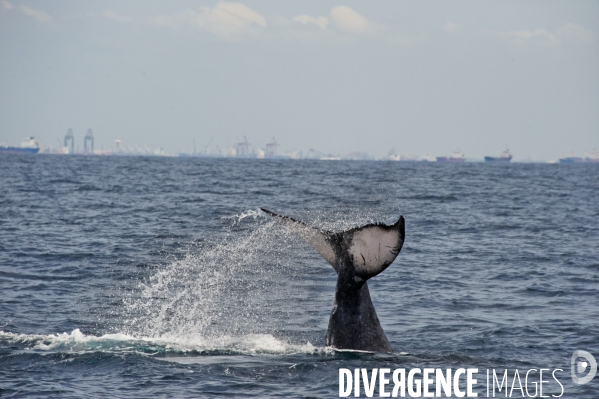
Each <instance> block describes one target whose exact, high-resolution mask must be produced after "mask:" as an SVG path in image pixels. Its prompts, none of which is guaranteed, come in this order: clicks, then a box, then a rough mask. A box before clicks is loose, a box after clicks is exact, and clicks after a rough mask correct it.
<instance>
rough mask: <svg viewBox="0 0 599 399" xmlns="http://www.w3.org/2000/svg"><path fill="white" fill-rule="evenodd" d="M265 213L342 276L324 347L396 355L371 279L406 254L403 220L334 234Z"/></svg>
mask: <svg viewBox="0 0 599 399" xmlns="http://www.w3.org/2000/svg"><path fill="white" fill-rule="evenodd" d="M260 209H261V210H262V211H264V212H265V213H267V214H269V215H271V216H273V217H275V218H277V219H278V220H279V221H281V222H282V223H284V224H285V225H287V226H289V227H291V228H292V229H294V230H295V231H296V232H298V233H299V234H300V235H301V236H302V237H303V238H304V239H306V241H308V243H310V244H311V245H312V246H313V247H314V248H315V249H316V250H317V251H318V252H319V253H320V254H321V255H322V256H323V257H324V258H325V259H326V260H327V261H328V262H329V263H330V264H331V265H332V266H333V268H334V269H335V271H336V272H337V284H336V287H335V301H334V303H333V309H332V311H331V316H330V319H329V327H328V329H327V334H326V337H325V345H326V346H329V347H332V348H335V349H340V350H360V351H368V352H393V348H392V347H391V344H390V343H389V340H388V339H387V336H386V335H385V332H384V331H383V328H382V327H381V323H380V322H379V318H378V316H377V314H376V311H375V309H374V306H373V304H372V300H371V299H370V292H369V290H368V284H367V280H368V279H369V278H371V277H374V276H376V275H377V274H379V273H381V272H382V271H383V270H385V269H386V268H387V267H388V266H389V265H390V264H391V263H392V262H393V261H394V260H395V257H396V256H397V255H398V254H399V252H400V251H401V248H402V246H403V242H404V239H405V219H404V217H403V216H400V218H399V220H398V221H397V222H396V223H394V224H393V225H385V224H369V225H366V226H362V227H356V228H353V229H349V230H346V231H343V232H339V233H334V232H329V231H322V230H319V229H315V228H313V227H310V226H308V225H306V224H304V223H302V222H300V221H298V220H295V219H293V218H290V217H288V216H281V215H278V214H276V213H274V212H271V211H269V210H266V209H264V208H260Z"/></svg>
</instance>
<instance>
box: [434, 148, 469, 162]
mask: <svg viewBox="0 0 599 399" xmlns="http://www.w3.org/2000/svg"><path fill="white" fill-rule="evenodd" d="M465 160H466V157H465V156H464V153H463V152H462V151H460V150H457V151H454V152H453V154H452V155H451V156H450V157H437V162H464V161H465Z"/></svg>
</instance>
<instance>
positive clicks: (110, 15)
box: [102, 10, 133, 23]
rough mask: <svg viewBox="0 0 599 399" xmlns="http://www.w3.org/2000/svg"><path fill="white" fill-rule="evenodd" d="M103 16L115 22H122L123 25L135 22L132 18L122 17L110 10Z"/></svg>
mask: <svg viewBox="0 0 599 399" xmlns="http://www.w3.org/2000/svg"><path fill="white" fill-rule="evenodd" d="M102 15H103V16H104V17H106V18H109V19H112V20H113V21H116V22H121V23H127V22H133V18H131V17H129V16H127V15H120V14H117V13H114V12H112V11H109V10H106V11H104V12H103V13H102Z"/></svg>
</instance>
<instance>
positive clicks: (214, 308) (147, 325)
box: [124, 212, 298, 338]
mask: <svg viewBox="0 0 599 399" xmlns="http://www.w3.org/2000/svg"><path fill="white" fill-rule="evenodd" d="M253 215H254V214H253V213H251V212H244V213H242V214H241V215H237V216H236V219H235V223H234V224H233V226H231V227H230V230H229V231H227V232H226V234H225V235H224V237H223V236H215V237H212V238H208V239H207V240H205V241H203V242H202V243H200V244H198V245H197V246H195V247H192V248H190V249H189V251H188V253H187V254H186V255H185V256H184V257H183V258H182V259H179V260H176V261H174V262H171V263H170V264H168V265H167V266H166V267H165V268H164V269H162V270H160V271H158V272H157V273H156V274H154V275H152V276H150V277H149V280H148V281H146V282H145V283H142V284H140V286H139V287H138V290H137V292H136V293H134V295H132V296H131V297H129V298H127V300H126V301H125V304H126V307H125V313H126V314H125V317H124V322H125V326H124V328H125V331H126V332H127V334H130V335H133V336H147V337H153V338H158V337H163V336H170V337H180V338H183V337H189V336H196V335H199V336H202V337H204V338H215V337H219V336H222V335H223V334H225V335H231V336H242V335H247V334H255V333H265V332H272V331H276V330H277V326H276V325H273V323H276V322H275V321H276V320H277V317H275V316H274V315H273V312H275V311H276V309H277V308H280V306H269V303H272V302H274V301H281V300H282V299H283V298H281V293H282V292H284V287H285V285H286V284H287V283H289V281H290V280H293V279H294V278H296V277H297V273H298V269H297V267H298V266H297V265H294V264H293V263H294V261H293V259H292V258H293V254H295V253H296V252H297V251H294V247H297V244H296V241H297V239H296V237H295V236H293V233H291V232H289V231H288V230H287V229H285V228H283V227H282V226H280V225H278V224H277V223H276V222H274V221H272V220H270V219H269V218H266V217H258V214H256V217H254V218H253V219H251V220H250V221H249V223H251V225H250V226H246V225H244V224H243V223H241V221H242V220H244V219H246V218H247V217H249V216H253ZM296 249H297V248H296Z"/></svg>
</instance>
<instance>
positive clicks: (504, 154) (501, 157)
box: [485, 149, 512, 162]
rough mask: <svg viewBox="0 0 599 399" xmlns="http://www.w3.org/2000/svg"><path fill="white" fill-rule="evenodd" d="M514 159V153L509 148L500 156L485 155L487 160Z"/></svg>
mask: <svg viewBox="0 0 599 399" xmlns="http://www.w3.org/2000/svg"><path fill="white" fill-rule="evenodd" d="M511 160H512V154H511V153H510V150H509V149H506V150H505V151H503V152H502V153H501V155H500V156H498V157H485V162H510V161H511Z"/></svg>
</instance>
